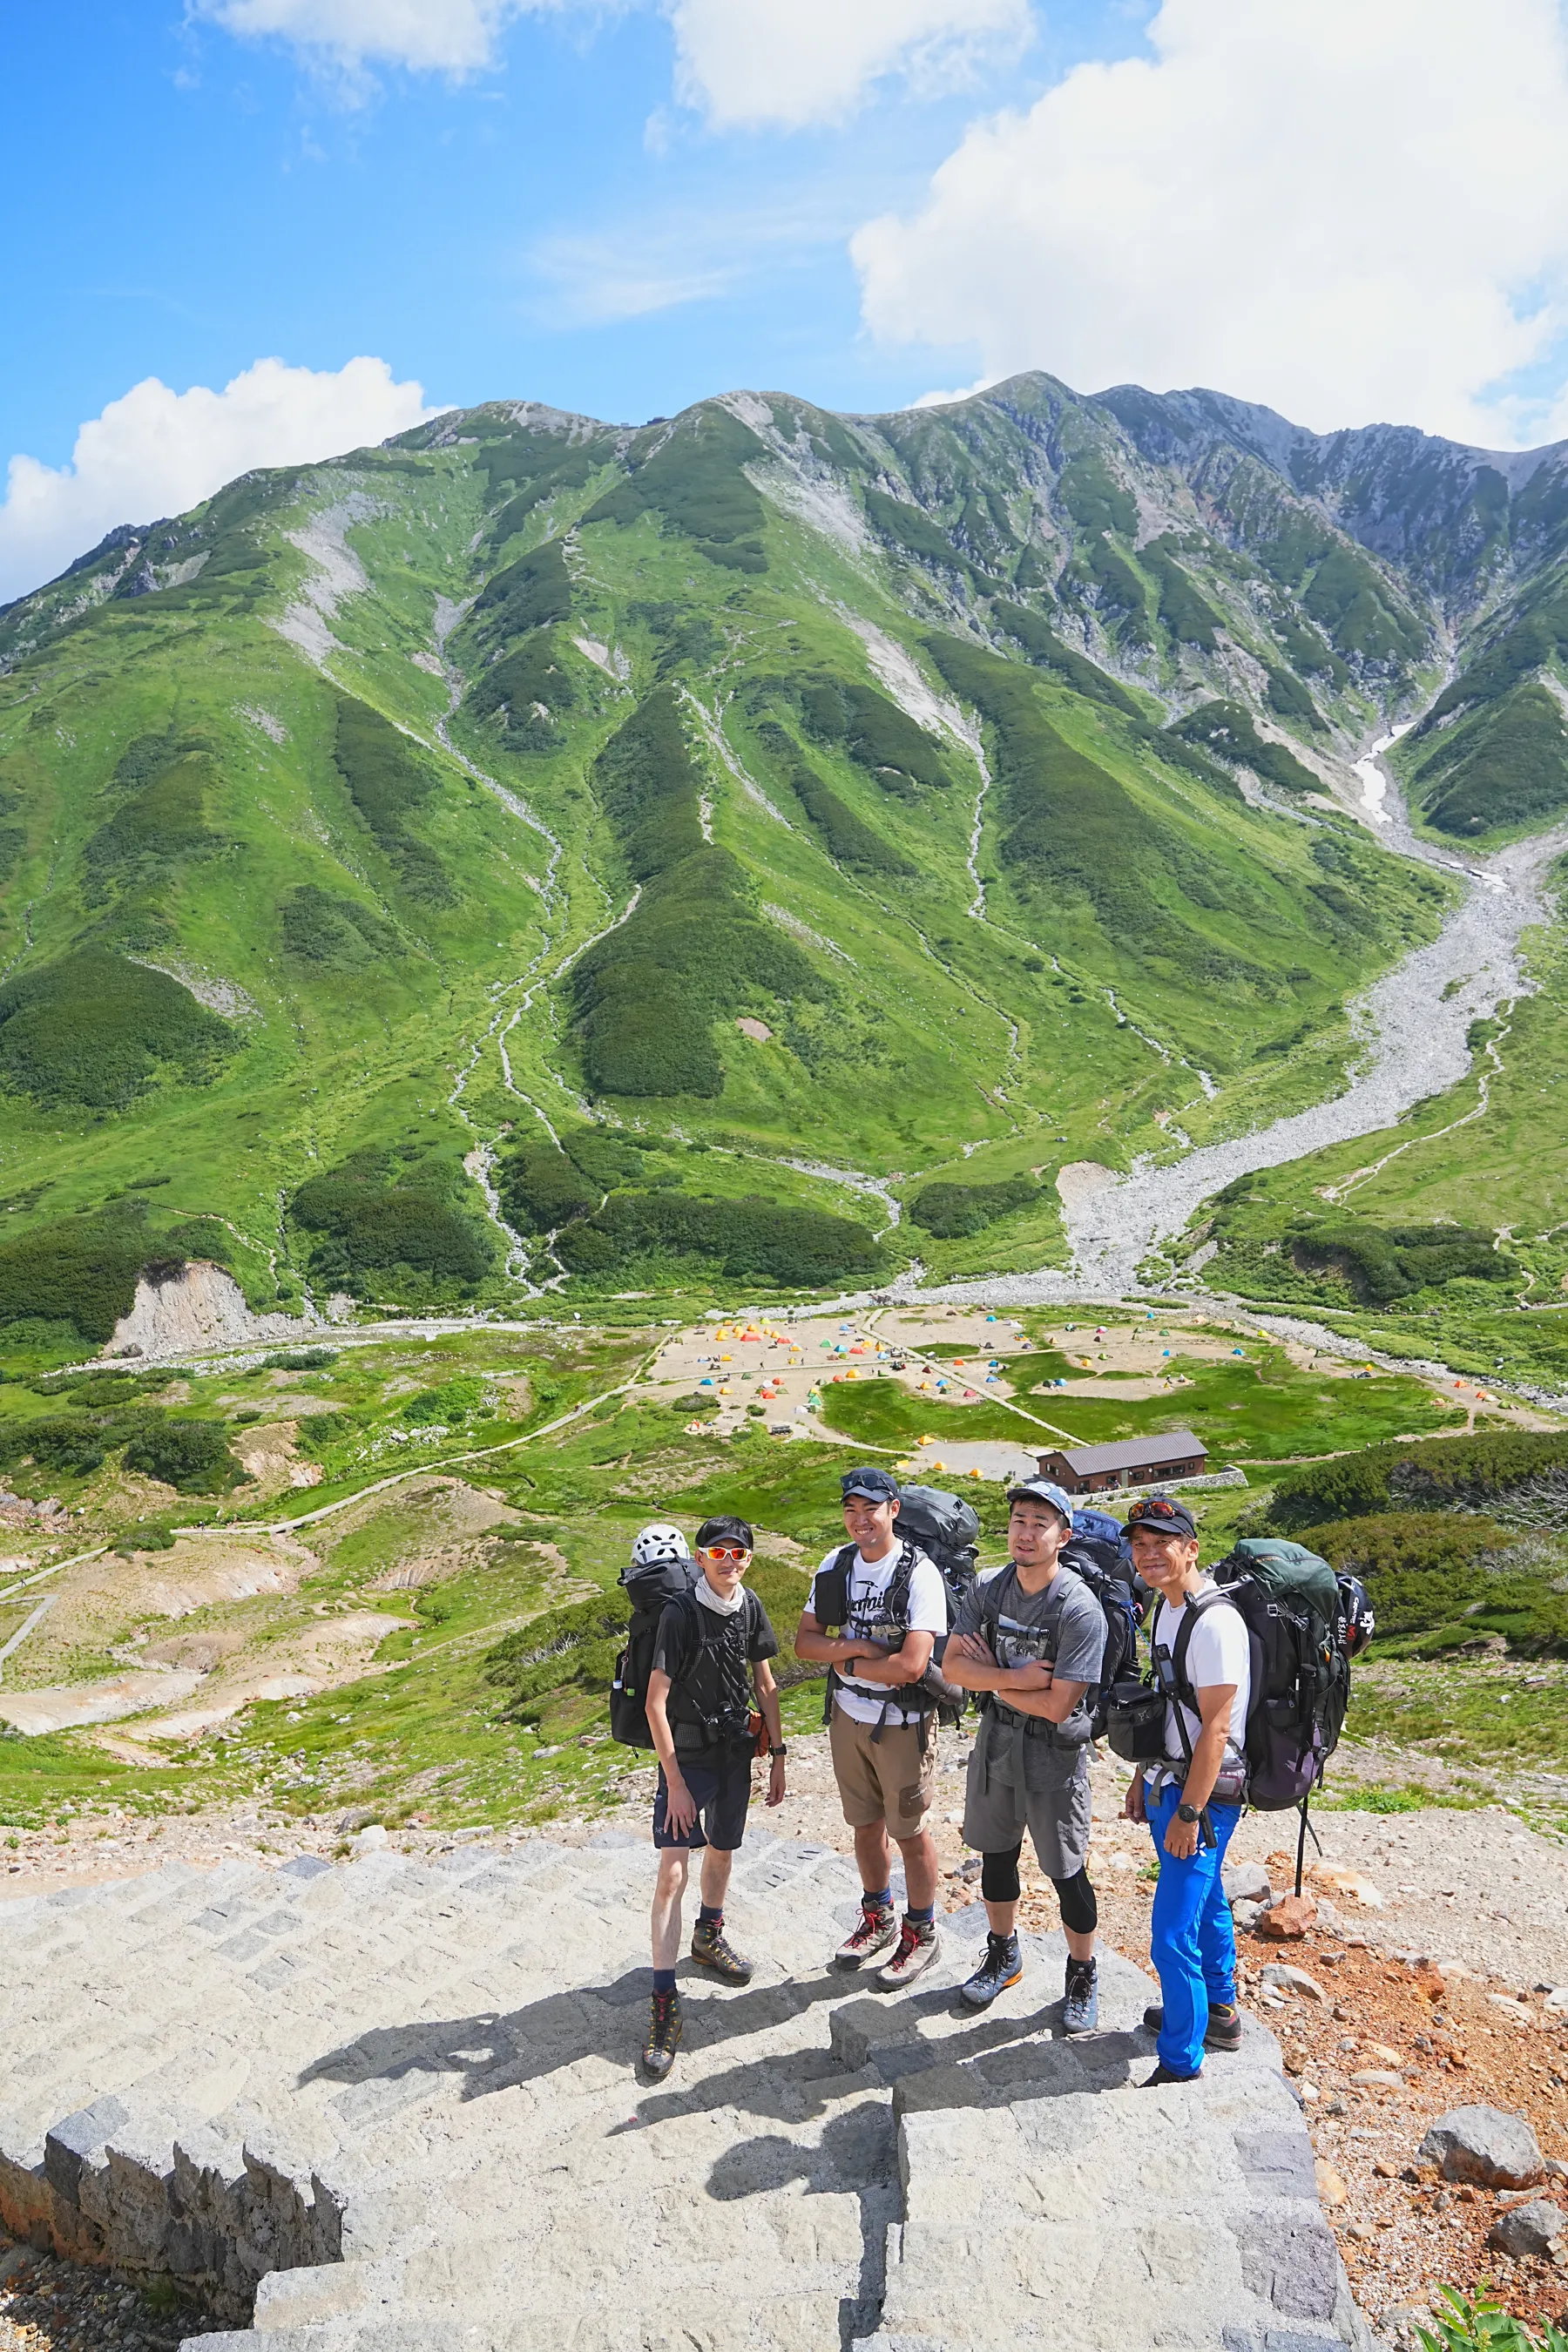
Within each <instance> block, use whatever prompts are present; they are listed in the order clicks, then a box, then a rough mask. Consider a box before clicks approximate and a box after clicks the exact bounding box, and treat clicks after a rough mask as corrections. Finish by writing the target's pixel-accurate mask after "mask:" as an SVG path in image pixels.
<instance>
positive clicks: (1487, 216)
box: [853, 0, 1568, 441]
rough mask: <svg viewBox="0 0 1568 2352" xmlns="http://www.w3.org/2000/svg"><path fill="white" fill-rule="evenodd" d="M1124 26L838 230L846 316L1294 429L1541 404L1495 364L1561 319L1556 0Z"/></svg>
mask: <svg viewBox="0 0 1568 2352" xmlns="http://www.w3.org/2000/svg"><path fill="white" fill-rule="evenodd" d="M1148 44H1149V51H1150V54H1149V55H1147V56H1141V57H1137V58H1128V59H1125V60H1122V61H1120V62H1117V63H1113V64H1109V65H1106V64H1089V65H1080V66H1079V67H1076V68H1074V69H1073V70H1072V71H1071V72H1070V73H1068V75H1067V76H1066V77H1065V78H1064V79H1062V80H1061V81H1060V82H1058V84H1057V85H1056V86H1055V87H1054V88H1053V89H1050V90H1048V91H1047V93H1046V94H1045V96H1044V97H1042V98H1041V99H1040V100H1038V101H1037V104H1035V105H1034V106H1033V107H1031V108H1030V109H1029V110H1027V111H1026V112H1007V113H1004V114H1000V115H997V116H995V117H994V118H992V119H989V120H986V121H981V122H976V123H973V124H972V125H971V127H970V129H969V130H968V131H967V132H966V133H965V135H964V137H963V141H962V142H961V143H960V144H959V146H958V147H957V148H956V150H955V151H954V152H953V153H952V155H950V156H949V157H948V158H947V160H946V162H945V163H942V165H941V167H940V168H939V169H938V171H937V172H936V173H935V174H934V175H933V177H932V180H931V187H930V190H929V193H928V195H927V198H926V201H925V203H924V205H922V206H921V209H920V210H919V211H918V212H917V213H915V214H914V215H912V216H910V217H907V218H899V217H895V216H892V215H889V216H886V217H884V218H881V219H879V220H875V221H872V222H870V223H868V225H867V226H865V227H863V228H862V229H861V230H860V231H859V233H858V236H856V238H855V239H854V243H853V251H854V256H855V259H856V262H857V265H858V268H859V271H860V276H861V282H862V301H863V309H864V315H865V318H866V320H867V323H868V326H869V327H870V329H871V331H873V333H875V334H876V335H877V336H879V337H880V338H882V339H884V340H887V341H904V342H923V343H927V344H930V345H933V346H937V345H941V346H945V347H948V348H950V349H951V348H952V347H963V346H964V345H969V346H971V347H973V349H974V350H975V351H976V352H977V354H978V356H979V357H980V359H981V362H982V364H983V373H984V376H985V377H989V378H992V379H994V378H996V377H998V376H1001V375H1005V374H1008V373H1014V372H1015V371H1017V370H1020V369H1023V368H1026V367H1044V368H1047V369H1049V370H1050V371H1051V372H1052V373H1055V374H1057V375H1059V376H1061V377H1063V378H1065V380H1066V381H1067V382H1068V383H1071V384H1073V385H1075V386H1077V387H1079V388H1080V389H1082V390H1084V391H1095V390H1100V389H1103V388H1105V387H1106V386H1108V385H1110V384H1111V383H1121V382H1126V381H1129V380H1132V381H1136V382H1139V383H1144V384H1147V385H1149V386H1150V387H1151V388H1152V389H1155V390H1167V389H1169V388H1171V387H1172V386H1174V385H1186V384H1194V383H1201V384H1207V385H1212V386H1215V387H1217V388H1219V389H1220V390H1223V391H1226V392H1229V393H1233V394H1238V395H1240V396H1242V397H1244V398H1247V399H1253V400H1260V401H1266V402H1268V404H1271V405H1272V406H1274V407H1276V408H1279V409H1281V410H1283V412H1284V413H1285V414H1286V415H1288V416H1290V417H1292V418H1294V419H1295V420H1297V421H1298V422H1300V423H1302V424H1305V425H1311V426H1314V427H1317V428H1319V429H1327V428H1330V427H1333V426H1336V425H1352V424H1358V425H1359V424H1364V423H1370V422H1373V421H1378V420H1392V421H1394V422H1397V423H1415V424H1419V425H1424V426H1425V427H1426V429H1427V430H1429V431H1433V432H1442V433H1449V434H1453V435H1455V436H1458V437H1460V438H1466V439H1478V440H1484V439H1487V438H1491V439H1493V440H1507V441H1514V440H1518V439H1522V438H1529V437H1532V436H1533V437H1541V436H1542V435H1543V434H1544V433H1546V432H1549V431H1551V430H1552V428H1553V426H1555V429H1557V430H1559V431H1562V430H1568V414H1564V413H1563V400H1562V395H1561V394H1556V395H1553V394H1550V393H1548V394H1543V395H1542V397H1540V398H1539V399H1533V400H1524V399H1521V398H1520V397H1510V396H1506V395H1505V394H1502V393H1500V392H1499V390H1498V389H1497V387H1498V386H1499V385H1500V383H1502V382H1503V380H1505V379H1506V378H1508V377H1510V375H1513V374H1514V373H1516V372H1520V371H1523V370H1533V371H1535V372H1536V373H1537V374H1539V373H1542V369H1543V364H1544V363H1546V362H1550V361H1551V358H1552V352H1553V350H1554V347H1556V346H1557V345H1558V344H1559V343H1560V341H1561V339H1562V338H1563V334H1564V331H1565V329H1568V135H1565V125H1568V38H1565V32H1564V25H1563V15H1562V13H1561V10H1560V8H1559V6H1558V5H1557V0H1491V5H1489V7H1488V8H1487V10H1486V11H1485V12H1484V15H1483V14H1481V13H1480V12H1478V10H1477V9H1476V7H1475V6H1474V5H1473V0H1268V5H1263V6H1260V5H1258V0H1164V5H1163V6H1162V7H1161V8H1160V10H1159V12H1158V14H1157V15H1156V16H1154V18H1153V19H1152V22H1151V24H1150V26H1149V27H1148ZM1547 372H1548V373H1550V370H1548V371H1547Z"/></svg>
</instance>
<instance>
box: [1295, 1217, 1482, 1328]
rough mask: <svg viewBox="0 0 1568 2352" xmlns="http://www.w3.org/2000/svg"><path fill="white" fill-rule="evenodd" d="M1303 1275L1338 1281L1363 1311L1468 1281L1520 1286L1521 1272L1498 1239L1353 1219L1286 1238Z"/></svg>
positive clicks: (1478, 1232)
mask: <svg viewBox="0 0 1568 2352" xmlns="http://www.w3.org/2000/svg"><path fill="white" fill-rule="evenodd" d="M1289 1248H1290V1255H1291V1258H1292V1260H1293V1262H1294V1263H1295V1264H1296V1265H1298V1266H1300V1267H1301V1268H1302V1269H1303V1270H1304V1271H1307V1272H1310V1273H1313V1274H1321V1273H1334V1274H1339V1275H1342V1276H1343V1277H1344V1279H1345V1281H1346V1282H1347V1283H1348V1284H1349V1286H1350V1287H1351V1289H1352V1292H1353V1293H1354V1295H1355V1297H1357V1298H1358V1299H1359V1300H1360V1301H1361V1302H1362V1304H1363V1306H1369V1307H1386V1306H1388V1305H1390V1304H1391V1302H1392V1301H1393V1300H1394V1299H1396V1298H1405V1297H1409V1296H1410V1295H1411V1293H1412V1292H1414V1291H1417V1290H1426V1289H1428V1288H1436V1287H1437V1286H1440V1285H1441V1284H1443V1283H1445V1282H1453V1281H1457V1280H1458V1279H1460V1278H1461V1277H1468V1278H1469V1279H1470V1280H1472V1281H1476V1282H1518V1281H1520V1280H1521V1279H1522V1276H1523V1269H1522V1268H1521V1265H1519V1263H1518V1261H1517V1259H1514V1258H1511V1257H1509V1256H1508V1255H1505V1254H1504V1253H1503V1252H1502V1251H1500V1250H1499V1249H1498V1248H1497V1246H1496V1235H1495V1234H1491V1233H1489V1232H1488V1231H1487V1230H1486V1229H1485V1227H1482V1226H1470V1225H1373V1224H1366V1223H1362V1222H1361V1221H1360V1220H1357V1219H1350V1218H1347V1219H1345V1220H1344V1221H1343V1222H1342V1223H1313V1224H1311V1225H1309V1226H1306V1227H1304V1228H1302V1229H1301V1230H1300V1231H1298V1232H1296V1233H1293V1234H1291V1235H1290V1238H1289Z"/></svg>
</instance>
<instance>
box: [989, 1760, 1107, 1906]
mask: <svg viewBox="0 0 1568 2352" xmlns="http://www.w3.org/2000/svg"><path fill="white" fill-rule="evenodd" d="M983 1730H984V1727H983ZM1093 1818H1094V1807H1093V1801H1092V1797H1091V1794H1090V1790H1089V1752H1088V1750H1087V1748H1086V1749H1083V1750H1081V1751H1080V1753H1079V1762H1078V1765H1077V1768H1076V1769H1074V1770H1073V1771H1072V1772H1071V1774H1070V1775H1068V1777H1066V1778H1064V1779H1063V1780H1062V1781H1061V1783H1060V1785H1059V1786H1058V1787H1057V1788H1054V1789H1013V1788H1008V1787H1006V1786H1005V1784H1004V1783H1003V1782H1002V1781H1000V1780H997V1778H996V1776H995V1774H994V1772H992V1773H990V1774H989V1775H988V1774H987V1771H986V1766H985V1741H984V1737H982V1738H977V1739H976V1741H975V1743H974V1747H973V1751H972V1752H971V1755H970V1759H969V1783H968V1787H967V1788H966V1790H964V1798H963V1843H964V1844H965V1845H968V1846H973V1849H974V1851H975V1852H976V1853H1008V1852H1010V1850H1011V1849H1012V1848H1013V1847H1014V1846H1016V1845H1018V1844H1019V1843H1022V1840H1023V1837H1024V1833H1025V1832H1026V1831H1027V1832H1028V1835H1029V1841H1030V1843H1031V1844H1032V1845H1033V1846H1034V1849H1035V1853H1036V1854H1037V1857H1038V1860H1039V1864H1040V1868H1041V1869H1042V1870H1043V1871H1044V1872H1045V1874H1046V1876H1047V1878H1076V1877H1077V1875H1078V1874H1079V1871H1080V1870H1081V1869H1082V1868H1083V1866H1084V1864H1085V1863H1086V1862H1087V1861H1088V1860H1089V1823H1090V1822H1091V1821H1092V1820H1093Z"/></svg>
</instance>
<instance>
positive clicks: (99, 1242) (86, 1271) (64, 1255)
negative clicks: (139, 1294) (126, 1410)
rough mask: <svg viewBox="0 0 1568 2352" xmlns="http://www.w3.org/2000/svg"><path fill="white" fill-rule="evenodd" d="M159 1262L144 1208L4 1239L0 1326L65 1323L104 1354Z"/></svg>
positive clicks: (120, 1206) (67, 1220) (119, 1206)
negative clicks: (144, 1277)
mask: <svg viewBox="0 0 1568 2352" xmlns="http://www.w3.org/2000/svg"><path fill="white" fill-rule="evenodd" d="M156 1255H157V1244H156V1243H155V1242H154V1241H153V1235H152V1233H151V1231H150V1229H149V1226H148V1223H147V1212H146V1204H145V1202H141V1201H116V1202H112V1203H111V1204H110V1206H109V1207H107V1208H104V1209H100V1210H97V1211H95V1212H93V1213H90V1214H89V1215H85V1216H79V1217H64V1218H62V1219H61V1220H60V1221H59V1223H57V1224H48V1225H37V1226H35V1227H34V1228H33V1230H32V1231H31V1232H30V1233H24V1234H16V1236H15V1238H6V1239H5V1240H0V1324H5V1323H17V1322H22V1321H25V1320H27V1319H29V1318H46V1319H53V1318H68V1319H69V1321H70V1322H72V1323H73V1324H74V1325H75V1326H76V1328H77V1329H78V1330H79V1332H80V1334H81V1336H82V1338H83V1339H86V1340H88V1341H89V1343H90V1344H91V1345H93V1346H95V1347H101V1346H102V1345H103V1343H104V1341H105V1340H106V1339H110V1338H111V1337H112V1336H113V1332H114V1327H115V1325H116V1324H117V1323H118V1322H119V1320H120V1318H121V1316H122V1315H129V1314H130V1312H131V1309H132V1307H133V1306H134V1304H135V1301H136V1283H137V1277H138V1276H140V1274H141V1273H142V1268H143V1266H145V1265H147V1264H148V1263H149V1261H150V1260H151V1259H153V1258H154V1257H155V1256H156ZM114 1401H115V1402H118V1401H119V1400H118V1399H116V1400H114Z"/></svg>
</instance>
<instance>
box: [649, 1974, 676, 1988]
mask: <svg viewBox="0 0 1568 2352" xmlns="http://www.w3.org/2000/svg"><path fill="white" fill-rule="evenodd" d="M653 1989H654V1990H655V1992H673V1991H674V1990H675V1970H674V1969H655V1970H654V1972H653Z"/></svg>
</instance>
